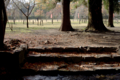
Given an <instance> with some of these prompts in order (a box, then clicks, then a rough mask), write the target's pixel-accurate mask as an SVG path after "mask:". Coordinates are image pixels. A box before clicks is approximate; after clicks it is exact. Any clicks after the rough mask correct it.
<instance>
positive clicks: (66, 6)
mask: <svg viewBox="0 0 120 80" xmlns="http://www.w3.org/2000/svg"><path fill="white" fill-rule="evenodd" d="M62 13H63V14H62V23H61V27H60V29H59V30H60V31H73V30H74V29H73V28H72V26H71V22H70V0H62Z"/></svg>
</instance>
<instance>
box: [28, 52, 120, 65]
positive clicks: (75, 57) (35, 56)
mask: <svg viewBox="0 0 120 80" xmlns="http://www.w3.org/2000/svg"><path fill="white" fill-rule="evenodd" d="M27 61H29V62H37V61H43V62H48V61H49V62H52V61H65V62H74V63H77V62H81V61H96V62H99V61H104V62H109V61H117V62H120V54H118V53H114V52H104V53H77V52H71V53H70V52H64V53H63V52H60V53H58V52H41V53H40V52H35V51H30V52H29V54H28V55H27Z"/></svg>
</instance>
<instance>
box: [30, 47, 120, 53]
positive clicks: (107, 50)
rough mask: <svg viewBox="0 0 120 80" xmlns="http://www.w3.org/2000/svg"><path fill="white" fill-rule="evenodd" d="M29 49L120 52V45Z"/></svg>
mask: <svg viewBox="0 0 120 80" xmlns="http://www.w3.org/2000/svg"><path fill="white" fill-rule="evenodd" d="M28 51H37V52H83V53H85V52H96V53H100V52H118V51H119V48H118V47H89V46H86V47H39V48H29V49H28Z"/></svg>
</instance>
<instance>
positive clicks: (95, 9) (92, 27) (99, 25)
mask: <svg viewBox="0 0 120 80" xmlns="http://www.w3.org/2000/svg"><path fill="white" fill-rule="evenodd" d="M88 4H89V13H88V20H89V21H88V26H87V28H86V31H108V30H107V28H106V27H105V26H104V24H103V20H102V19H103V18H102V13H101V8H102V0H88Z"/></svg>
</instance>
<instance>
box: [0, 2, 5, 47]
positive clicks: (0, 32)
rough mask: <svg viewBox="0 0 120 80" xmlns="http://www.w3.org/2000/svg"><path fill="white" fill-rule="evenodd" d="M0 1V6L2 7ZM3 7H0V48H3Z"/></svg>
mask: <svg viewBox="0 0 120 80" xmlns="http://www.w3.org/2000/svg"><path fill="white" fill-rule="evenodd" d="M1 2H2V1H0V5H2V3H1ZM2 9H3V7H0V48H1V47H3V40H4V29H3V28H4V23H3V14H2V12H3V10H2Z"/></svg>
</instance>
